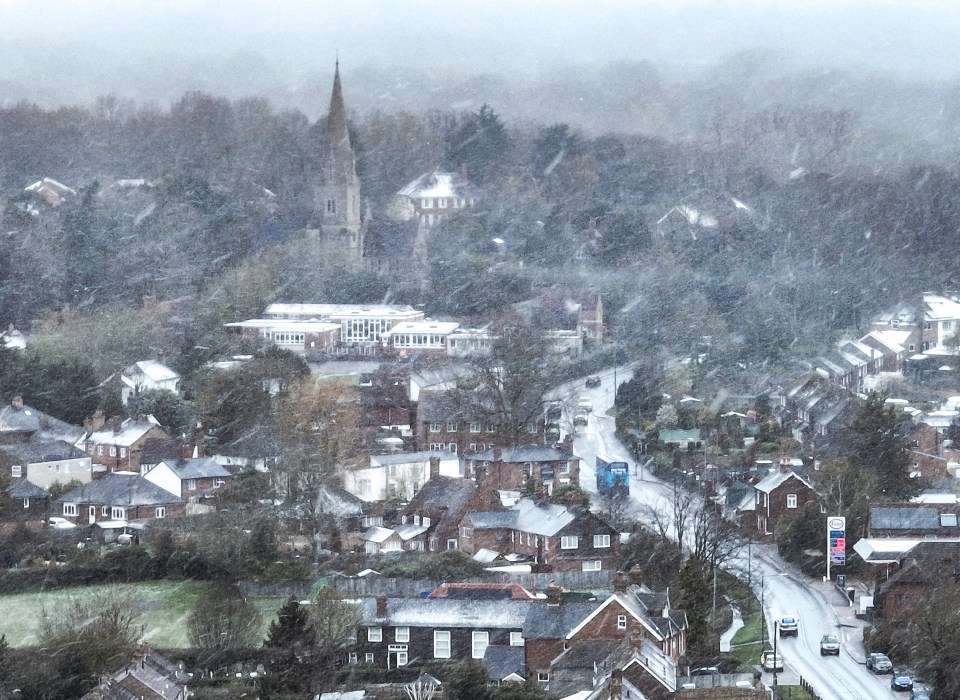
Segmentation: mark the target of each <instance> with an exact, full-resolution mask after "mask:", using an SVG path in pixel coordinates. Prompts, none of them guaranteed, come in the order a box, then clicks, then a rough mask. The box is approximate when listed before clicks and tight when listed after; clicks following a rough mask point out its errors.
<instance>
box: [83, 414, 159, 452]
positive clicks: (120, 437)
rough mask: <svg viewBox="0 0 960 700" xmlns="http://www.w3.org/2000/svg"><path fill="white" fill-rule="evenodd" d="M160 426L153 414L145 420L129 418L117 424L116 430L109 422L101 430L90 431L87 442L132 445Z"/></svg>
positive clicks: (122, 445) (119, 445)
mask: <svg viewBox="0 0 960 700" xmlns="http://www.w3.org/2000/svg"><path fill="white" fill-rule="evenodd" d="M159 427H160V423H159V422H158V421H157V419H156V418H154V417H153V416H147V417H146V418H145V419H144V420H137V419H135V418H127V419H126V420H125V421H123V422H122V423H120V424H119V425H118V426H117V429H116V430H115V429H114V428H113V426H112V425H111V424H110V423H109V422H107V423H106V424H104V426H103V427H102V428H100V429H99V430H95V431H93V432H92V433H90V434H89V435H88V436H87V437H86V439H85V442H92V443H94V444H104V445H117V446H118V447H130V446H131V445H133V444H134V443H136V442H137V440H139V439H140V438H142V437H143V436H144V435H146V434H147V433H149V432H150V431H151V430H153V429H154V428H159Z"/></svg>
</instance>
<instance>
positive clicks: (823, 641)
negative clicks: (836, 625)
mask: <svg viewBox="0 0 960 700" xmlns="http://www.w3.org/2000/svg"><path fill="white" fill-rule="evenodd" d="M828 654H833V655H834V656H840V638H839V637H837V635H835V634H825V635H823V636H822V637H820V656H827V655H828Z"/></svg>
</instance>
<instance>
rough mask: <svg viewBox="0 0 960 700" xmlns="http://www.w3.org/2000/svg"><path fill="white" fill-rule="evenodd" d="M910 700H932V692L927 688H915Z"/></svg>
mask: <svg viewBox="0 0 960 700" xmlns="http://www.w3.org/2000/svg"><path fill="white" fill-rule="evenodd" d="M910 700H930V691H929V690H927V689H926V688H914V689H913V692H912V693H910Z"/></svg>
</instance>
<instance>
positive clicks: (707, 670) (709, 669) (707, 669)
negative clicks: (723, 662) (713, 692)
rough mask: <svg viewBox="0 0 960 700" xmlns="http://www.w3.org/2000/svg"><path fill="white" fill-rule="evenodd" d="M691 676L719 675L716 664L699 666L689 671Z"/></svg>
mask: <svg viewBox="0 0 960 700" xmlns="http://www.w3.org/2000/svg"><path fill="white" fill-rule="evenodd" d="M690 675H691V676H719V675H720V669H719V668H717V667H716V666H701V667H700V668H695V669H693V670H692V671H690Z"/></svg>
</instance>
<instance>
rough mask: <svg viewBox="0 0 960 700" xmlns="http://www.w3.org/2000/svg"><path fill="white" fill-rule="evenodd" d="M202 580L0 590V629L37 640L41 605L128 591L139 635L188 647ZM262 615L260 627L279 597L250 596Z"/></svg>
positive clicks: (14, 639) (25, 640) (20, 641)
mask: <svg viewBox="0 0 960 700" xmlns="http://www.w3.org/2000/svg"><path fill="white" fill-rule="evenodd" d="M205 585H206V584H204V583H197V582H189V581H188V582H185V581H157V582H151V583H137V584H128V585H123V586H87V587H83V588H69V589H65V590H57V591H49V592H44V593H21V594H17V595H7V596H0V635H6V638H7V642H8V643H9V644H10V646H13V647H20V646H29V645H31V644H36V643H37V631H38V627H39V624H38V621H39V619H40V617H41V614H42V612H43V610H44V609H47V610H52V609H54V608H55V607H56V606H57V605H58V603H60V602H62V601H64V600H66V599H68V598H71V597H76V596H83V597H90V596H97V595H100V594H106V595H123V596H129V597H130V598H131V599H132V600H133V605H134V607H135V609H136V610H137V612H138V613H139V614H140V624H141V625H142V626H143V639H144V640H146V641H149V642H150V643H151V644H153V645H154V646H156V647H160V648H177V647H187V646H189V645H190V643H189V641H188V640H187V616H188V615H189V614H190V611H191V610H192V609H193V606H194V603H195V602H196V601H197V598H198V597H199V596H200V594H201V592H202V591H203V589H204V586H205ZM252 602H253V603H254V604H255V605H256V606H257V607H258V608H259V609H260V612H261V614H262V615H263V632H264V636H266V630H267V627H268V626H269V625H270V622H271V621H272V620H273V618H274V617H275V616H276V612H277V610H278V609H279V608H280V606H281V605H283V603H284V599H283V598H254V599H253V601H252Z"/></svg>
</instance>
